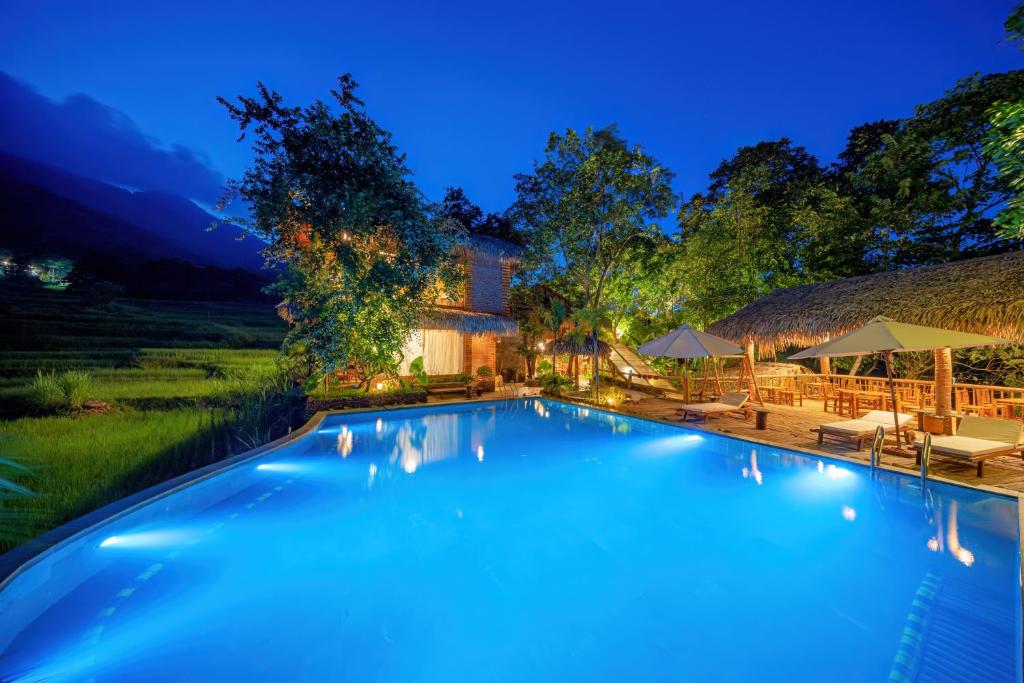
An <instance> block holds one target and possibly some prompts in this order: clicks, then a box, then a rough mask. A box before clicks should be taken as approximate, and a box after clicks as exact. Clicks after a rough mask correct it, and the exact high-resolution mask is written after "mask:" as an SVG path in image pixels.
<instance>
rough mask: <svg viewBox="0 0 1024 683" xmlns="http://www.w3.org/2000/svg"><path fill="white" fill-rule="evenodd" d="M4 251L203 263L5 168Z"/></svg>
mask: <svg viewBox="0 0 1024 683" xmlns="http://www.w3.org/2000/svg"><path fill="white" fill-rule="evenodd" d="M0 248H8V249H13V250H14V251H16V252H28V253H30V254H36V255H38V254H44V253H51V254H59V255H60V256H67V257H68V258H71V259H75V260H77V259H81V258H83V257H85V256H87V255H92V254H94V253H103V254H109V255H112V256H116V257H117V258H119V259H121V260H124V261H149V260H155V259H159V258H176V259H184V260H188V261H195V260H198V259H199V254H196V253H193V252H191V251H189V250H186V249H183V248H181V247H180V246H178V245H177V244H175V243H173V242H172V241H171V240H168V239H165V238H164V237H162V236H161V235H160V234H158V233H156V232H153V231H150V230H146V229H143V228H140V227H138V226H137V225H132V224H131V223H128V222H127V221H125V220H122V219H121V218H118V217H117V216H115V215H113V214H110V213H104V212H102V211H97V210H96V209H93V208H90V207H88V206H84V205H82V204H80V203H78V202H76V201H73V200H71V199H68V198H66V197H62V196H60V195H58V194H55V193H53V192H50V191H49V190H46V189H44V188H42V187H39V186H38V185H33V184H31V183H28V182H25V181H23V180H21V179H20V178H18V177H17V176H15V175H12V174H10V173H8V172H7V170H6V169H3V168H0Z"/></svg>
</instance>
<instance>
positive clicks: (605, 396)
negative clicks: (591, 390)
mask: <svg viewBox="0 0 1024 683" xmlns="http://www.w3.org/2000/svg"><path fill="white" fill-rule="evenodd" d="M625 401H626V392H625V391H623V390H622V389H620V388H619V387H616V386H609V387H605V388H604V389H602V390H601V395H600V396H599V397H598V399H597V403H598V405H604V406H617V405H621V404H622V403H624V402H625Z"/></svg>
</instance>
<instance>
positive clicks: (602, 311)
mask: <svg viewBox="0 0 1024 683" xmlns="http://www.w3.org/2000/svg"><path fill="white" fill-rule="evenodd" d="M608 312H609V308H608V306H607V304H596V305H594V306H587V307H586V308H581V309H579V310H577V311H575V312H574V313H573V315H572V318H573V320H574V321H575V322H576V324H578V325H579V326H580V327H581V328H583V330H584V331H585V332H586V333H587V334H589V335H590V345H591V353H592V358H591V360H592V366H593V371H594V381H593V394H594V400H595V401H596V400H597V399H598V398H599V397H600V395H601V391H600V389H601V387H600V379H601V373H600V372H599V367H598V358H599V353H598V348H597V345H598V342H599V336H600V332H601V328H602V327H606V326H607V325H608V324H609V323H610V318H609V316H608Z"/></svg>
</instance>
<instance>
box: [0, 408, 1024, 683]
mask: <svg viewBox="0 0 1024 683" xmlns="http://www.w3.org/2000/svg"><path fill="white" fill-rule="evenodd" d="M1019 554H1020V548H1019V536H1018V513H1017V502H1016V500H1014V499H1011V498H1006V497H1001V496H996V495H988V494H984V493H982V492H979V491H975V490H970V489H965V488H960V487H955V486H949V485H943V484H939V483H929V485H928V487H927V490H926V491H925V492H924V493H922V491H921V488H920V485H919V482H918V481H917V480H916V479H915V478H913V477H907V476H900V475H895V474H892V473H887V472H876V473H875V474H874V476H872V474H871V472H870V471H869V470H868V469H867V468H866V467H861V466H858V465H853V464H848V463H844V462H841V461H832V460H828V459H819V458H816V457H813V456H808V455H802V454H798V453H794V452H792V451H787V450H785V449H780V448H773V447H766V446H760V445H756V444H752V443H749V442H745V441H740V440H736V439H731V438H727V437H724V436H718V435H713V434H707V433H701V432H696V431H691V430H685V429H679V428H676V427H673V426H670V425H664V424H660V423H654V422H649V421H645V420H640V419H634V418H629V417H623V416H619V415H613V414H610V413H606V412H603V411H599V410H595V409H587V408H581V407H578V406H575V405H569V404H565V403H560V402H555V401H545V400H538V399H523V400H516V401H504V402H493V403H472V404H462V405H452V406H441V407H428V408H414V409H406V410H392V411H382V412H371V413H359V414H346V415H332V416H329V417H327V418H326V419H325V420H324V421H323V422H322V423H321V424H320V425H319V426H318V427H317V428H316V429H315V430H314V431H312V432H311V433H309V434H307V435H306V436H303V437H300V438H299V439H297V440H295V441H293V442H291V443H290V444H288V445H287V446H284V447H282V448H280V449H277V450H274V451H272V452H270V453H267V454H265V455H263V456H260V457H258V458H255V459H251V460H248V461H245V462H243V463H241V464H239V465H238V466H236V467H233V468H230V469H226V470H224V471H223V472H221V473H219V474H217V475H215V476H213V477H211V478H208V479H205V480H202V481H200V482H198V483H196V484H194V485H192V486H189V487H187V488H185V489H182V490H180V491H178V492H176V493H173V494H171V495H169V496H166V497H163V498H160V499H157V500H155V501H153V502H152V503H150V504H148V505H146V506H144V507H142V508H140V509H137V510H135V511H133V512H131V513H129V514H127V515H124V516H121V517H119V518H117V519H115V520H114V521H112V522H110V523H109V524H107V525H104V526H102V527H99V528H96V529H94V530H92V531H90V532H89V533H87V534H85V535H82V536H79V537H77V538H76V539H74V540H73V541H71V542H69V543H66V544H63V545H62V546H59V547H57V548H55V549H54V550H53V551H52V552H50V553H48V554H47V555H44V556H42V557H41V558H39V560H38V561H37V562H36V563H34V564H33V565H31V566H30V567H28V568H27V569H25V570H24V571H22V572H21V573H20V574H18V575H16V576H15V577H14V578H13V579H12V580H11V581H9V582H8V584H7V585H6V587H5V588H4V589H3V591H2V592H0V652H2V653H3V654H2V656H0V679H2V680H18V681H20V680H24V681H34V680H48V681H62V680H83V681H86V680H95V681H142V680H145V681H183V680H189V681H200V680H249V681H253V680H275V681H279V680H352V681H368V680H374V681H456V680H474V681H492V680H493V681H519V680H527V679H530V680H533V681H555V680H557V681H566V680H615V681H626V680H754V679H756V680H786V681H792V680H829V681H840V680H850V681H881V680H915V679H916V680H946V681H951V680H977V681H997V680H1011V681H1012V680H1018V681H1019V680H1020V679H1021V673H1020V652H1021V640H1020V638H1021V636H1020V632H1019V631H1020V623H1021V591H1020V557H1019Z"/></svg>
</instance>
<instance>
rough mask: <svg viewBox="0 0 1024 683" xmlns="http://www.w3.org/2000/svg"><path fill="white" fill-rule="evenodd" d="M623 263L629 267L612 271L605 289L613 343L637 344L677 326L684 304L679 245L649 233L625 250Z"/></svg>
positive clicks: (666, 236)
mask: <svg viewBox="0 0 1024 683" xmlns="http://www.w3.org/2000/svg"><path fill="white" fill-rule="evenodd" d="M624 261H625V262H626V263H628V264H629V267H628V268H620V269H616V270H614V271H613V272H612V273H611V274H610V275H609V277H608V283H607V285H606V286H605V296H604V299H605V302H607V304H608V306H609V310H608V315H609V329H610V330H611V333H612V335H613V337H614V338H615V340H616V341H618V340H619V339H620V338H622V337H626V338H628V339H629V340H631V342H632V343H634V344H639V343H642V342H644V341H647V339H648V338H649V337H650V336H651V333H652V331H654V330H656V331H657V332H667V331H668V330H669V329H672V328H673V327H675V326H676V325H677V324H678V323H677V319H678V317H679V315H680V312H681V310H682V306H683V302H684V301H685V297H684V296H683V294H682V291H683V273H682V269H681V267H680V260H679V245H678V243H677V242H675V241H674V240H673V239H671V238H670V237H669V236H668V235H665V234H663V233H661V232H657V233H653V232H652V233H649V234H647V235H645V236H644V237H643V238H641V239H638V240H636V241H635V242H634V243H633V244H632V245H631V246H630V247H629V248H628V250H627V253H626V255H625V258H624Z"/></svg>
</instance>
